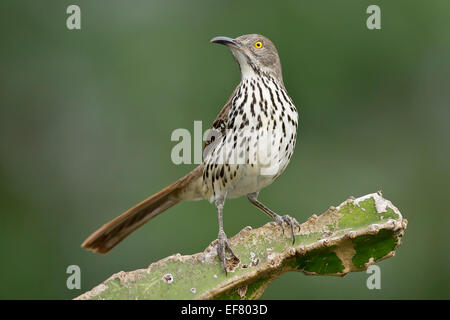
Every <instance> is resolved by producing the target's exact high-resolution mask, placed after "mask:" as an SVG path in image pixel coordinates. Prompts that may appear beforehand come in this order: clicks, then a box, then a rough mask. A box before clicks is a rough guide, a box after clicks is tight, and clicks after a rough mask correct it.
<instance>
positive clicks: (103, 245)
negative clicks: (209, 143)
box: [81, 167, 202, 253]
mask: <svg viewBox="0 0 450 320" xmlns="http://www.w3.org/2000/svg"><path fill="white" fill-rule="evenodd" d="M201 174H202V170H201V168H200V167H197V168H196V169H195V170H193V171H191V172H190V173H188V174H187V175H186V176H184V177H183V178H181V179H179V180H178V181H176V182H175V183H172V184H171V185H170V186H167V187H166V188H164V189H162V190H161V191H159V192H157V193H155V194H154V195H152V196H150V197H148V198H147V199H145V200H144V201H142V202H140V203H138V204H137V205H135V206H134V207H132V208H130V209H128V210H127V211H126V212H124V213H122V214H121V215H120V216H118V217H117V218H115V219H114V220H111V221H110V222H108V223H107V224H105V225H103V226H102V227H101V228H99V229H98V230H97V231H95V232H94V233H93V234H91V235H90V236H89V238H87V239H86V240H85V241H84V242H83V244H82V245H81V246H82V247H83V248H85V249H88V250H92V251H94V252H97V253H107V252H108V251H109V250H111V249H112V248H114V247H115V246H116V245H117V244H119V243H120V242H121V241H122V240H123V239H125V238H126V237H127V236H128V235H129V234H130V233H132V232H133V231H135V230H136V229H137V228H139V227H140V226H142V225H143V224H145V223H146V222H148V221H149V220H151V219H153V218H154V217H156V216H158V215H159V214H161V213H163V212H164V211H165V210H167V209H169V208H170V207H172V206H174V205H175V204H177V203H178V202H180V201H181V200H183V199H184V198H183V195H184V190H185V188H186V187H187V186H188V185H189V184H190V183H192V182H194V181H196V180H197V179H198V178H199V177H200V176H201Z"/></svg>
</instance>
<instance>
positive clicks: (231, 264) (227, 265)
mask: <svg viewBox="0 0 450 320" xmlns="http://www.w3.org/2000/svg"><path fill="white" fill-rule="evenodd" d="M218 240H219V241H218V243H217V253H218V255H219V259H220V263H221V265H222V269H223V270H225V274H227V273H228V272H229V271H232V270H234V269H235V268H236V266H237V265H238V264H239V262H240V260H239V258H238V257H237V256H236V255H235V254H234V252H233V250H232V249H231V246H230V243H229V242H228V238H227V235H226V234H225V232H223V231H220V232H219V239H218ZM227 249H228V251H229V252H230V253H231V257H229V258H227V255H226V250H227Z"/></svg>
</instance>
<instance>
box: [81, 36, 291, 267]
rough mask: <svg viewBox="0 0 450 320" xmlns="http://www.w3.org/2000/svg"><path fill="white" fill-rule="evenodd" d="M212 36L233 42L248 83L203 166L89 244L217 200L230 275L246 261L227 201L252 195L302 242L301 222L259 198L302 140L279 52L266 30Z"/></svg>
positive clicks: (99, 245)
mask: <svg viewBox="0 0 450 320" xmlns="http://www.w3.org/2000/svg"><path fill="white" fill-rule="evenodd" d="M210 42H211V43H215V44H221V45H224V46H226V47H228V49H229V50H230V51H231V53H232V55H233V57H234V59H235V60H236V62H237V64H238V66H239V69H240V73H241V81H240V83H239V84H238V85H237V87H236V88H235V89H234V91H233V92H232V94H231V96H230V97H229V98H228V100H227V101H226V103H225V105H224V106H223V108H222V109H221V111H220V113H219V114H218V116H217V117H216V119H215V120H214V122H213V123H212V126H211V128H210V130H209V134H208V136H207V138H206V141H205V144H204V148H203V157H202V162H201V164H199V165H198V166H197V167H196V168H195V169H194V170H192V171H191V172H189V173H188V174H187V175H185V176H184V177H182V178H180V179H179V180H177V181H176V182H174V183H172V184H171V185H169V186H167V187H165V188H164V189H162V190H161V191H159V192H157V193H155V194H153V195H151V196H150V197H148V198H147V199H145V200H143V201H142V202H140V203H138V204H136V205H135V206H133V207H132V208H130V209H129V210H127V211H126V212H124V213H123V214H121V215H120V216H118V217H117V218H115V219H113V220H112V221H110V222H108V223H106V224H105V225H103V226H102V227H101V228H99V229H98V230H97V231H95V232H94V233H92V234H91V235H90V236H89V237H88V238H87V239H86V240H85V241H84V242H83V243H82V245H81V246H82V247H83V248H85V249H87V250H91V251H93V252H96V253H101V254H103V253H106V252H108V251H109V250H111V249H112V248H113V247H115V246H116V245H117V244H118V243H119V242H121V241H122V240H123V239H125V238H126V237H127V236H128V235H129V234H131V233H132V232H134V231H135V230H136V229H138V228H139V227H140V226H142V225H143V224H145V223H146V222H148V221H149V220H151V219H153V218H155V217H156V216H158V215H159V214H161V213H162V212H164V211H165V210H167V209H169V208H170V207H172V206H174V205H175V204H177V203H179V202H181V201H184V200H209V201H210V202H212V203H214V204H215V207H216V210H217V214H218V222H219V233H218V239H217V247H216V249H217V256H218V258H219V260H220V264H221V267H222V269H223V270H224V271H225V273H227V272H228V271H230V270H233V267H234V266H236V264H238V263H239V261H240V260H239V257H237V256H236V254H235V253H234V251H233V249H232V247H231V245H230V243H229V241H228V238H227V235H226V233H225V231H224V228H223V208H224V204H225V200H226V199H232V198H238V197H244V196H245V197H247V198H248V200H249V201H250V203H251V204H253V205H254V206H256V207H257V208H258V209H259V210H261V211H262V212H264V213H265V214H267V215H268V216H269V217H271V218H272V219H273V220H274V221H275V223H276V224H277V225H279V226H280V227H281V229H282V232H283V234H284V232H285V229H284V225H285V224H286V225H287V226H288V227H289V228H290V231H291V232H290V233H291V239H292V243H293V244H294V242H295V231H294V228H296V227H298V228H300V224H299V223H298V221H297V220H296V219H295V218H292V217H291V216H289V215H279V214H277V213H276V212H275V211H272V210H271V209H269V208H268V207H267V206H266V205H264V204H263V203H262V202H260V201H259V200H258V195H259V192H260V191H261V189H263V188H265V187H267V186H269V185H270V184H271V183H272V182H274V181H275V180H276V179H277V178H278V177H279V176H280V175H281V174H282V173H283V172H284V171H285V169H286V166H287V165H288V163H289V162H290V159H291V157H292V154H293V152H294V148H295V143H296V139H297V129H298V121H299V120H298V112H297V109H296V107H295V105H294V103H293V101H292V99H291V98H290V97H289V95H288V93H287V90H286V88H285V86H284V82H283V77H282V70H281V62H280V58H279V55H278V51H277V49H276V47H275V45H274V44H273V43H272V41H270V40H269V39H268V38H266V37H265V36H262V35H260V34H247V35H242V36H239V37H236V38H229V37H224V36H219V37H214V38H213V39H211V40H210ZM227 252H228V255H227Z"/></svg>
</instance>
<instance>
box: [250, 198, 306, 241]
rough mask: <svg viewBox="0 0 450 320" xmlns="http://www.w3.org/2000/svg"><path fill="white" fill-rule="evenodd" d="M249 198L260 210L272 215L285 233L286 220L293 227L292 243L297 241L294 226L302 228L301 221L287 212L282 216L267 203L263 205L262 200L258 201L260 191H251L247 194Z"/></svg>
mask: <svg viewBox="0 0 450 320" xmlns="http://www.w3.org/2000/svg"><path fill="white" fill-rule="evenodd" d="M247 198H248V200H250V202H251V203H252V204H253V205H254V206H256V207H257V208H258V209H259V210H261V211H262V212H264V213H265V214H267V215H268V216H270V217H271V218H272V219H273V220H275V222H276V223H277V224H278V225H279V226H280V227H281V229H282V230H283V234H284V222H286V223H287V224H288V225H289V226H290V227H291V236H292V244H294V243H295V235H294V226H297V227H299V228H300V223H298V221H297V220H296V219H295V218H292V217H290V216H288V215H287V214H286V215H284V216H280V215H278V214H276V213H275V212H273V211H272V210H270V209H269V208H267V207H266V206H265V205H263V204H262V203H261V202H259V201H258V199H257V198H258V192H254V193H249V194H248V195H247Z"/></svg>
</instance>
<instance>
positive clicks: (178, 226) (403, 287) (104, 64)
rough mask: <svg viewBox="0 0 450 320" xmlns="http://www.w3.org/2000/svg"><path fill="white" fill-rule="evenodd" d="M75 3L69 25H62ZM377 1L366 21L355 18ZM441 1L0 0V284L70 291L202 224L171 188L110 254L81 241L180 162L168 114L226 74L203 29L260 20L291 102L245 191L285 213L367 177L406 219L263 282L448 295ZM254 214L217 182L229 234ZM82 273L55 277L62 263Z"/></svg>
mask: <svg viewBox="0 0 450 320" xmlns="http://www.w3.org/2000/svg"><path fill="white" fill-rule="evenodd" d="M69 4H78V5H79V6H80V7H81V17H82V21H81V23H82V29H81V30H79V31H69V30H67V28H66V18H67V16H68V15H67V14H66V8H67V6H68V5H69ZM370 4H378V5H379V6H380V7H381V18H382V29H381V30H375V31H370V30H368V29H367V28H366V19H367V17H368V15H367V14H366V8H367V7H368V6H369V5H370ZM449 9H450V2H449V1H445V0H441V1H438V0H434V1H366V0H354V1H340V2H337V1H332V0H328V1H323V0H321V1H310V0H309V1H300V0H291V1H279V2H275V1H261V0H259V1H245V2H244V1H210V0H204V1H182V0H178V1H144V0H142V1H129V2H125V1H105V0H104V1H75V0H74V1H16V0H15V1H13V0H6V1H1V2H0V23H1V28H0V104H1V108H0V256H1V263H0V283H1V285H0V298H3V299H5V298H11V299H12V298H14V299H16V298H37V299H47V298H53V299H70V298H73V297H75V296H78V295H79V294H81V293H83V292H84V291H86V290H89V289H91V288H92V287H94V286H95V285H97V284H99V283H100V282H102V281H103V280H105V279H106V278H107V277H109V276H110V275H111V274H113V273H115V272H118V271H121V270H125V271H128V270H134V269H137V268H143V267H146V266H148V265H149V264H150V263H152V262H154V261H157V260H159V259H161V258H164V257H166V256H168V255H171V254H173V253H177V252H179V253H182V254H192V253H195V252H199V251H202V250H203V249H204V248H205V247H206V246H207V245H208V244H209V243H210V242H211V241H213V240H214V239H215V238H216V237H217V232H218V225H217V214H216V211H215V208H214V207H213V206H212V205H211V204H209V203H208V202H207V201H202V202H187V203H182V204H180V205H177V206H175V207H174V208H172V209H170V210H169V211H168V212H167V213H165V214H164V215H162V216H160V217H158V218H157V219H155V220H153V221H151V223H148V224H147V225H145V226H144V227H142V228H141V229H139V230H138V231H137V232H136V233H134V234H133V235H132V236H130V237H129V238H127V239H126V240H125V241H124V242H123V243H121V244H120V245H119V246H118V247H117V248H115V249H114V250H113V251H111V252H110V253H109V254H107V255H104V256H100V255H95V254H93V253H90V252H87V251H84V250H82V249H81V248H80V244H81V242H82V241H83V240H84V239H85V238H86V237H87V236H88V235H89V234H90V233H91V232H93V231H94V230H96V229H97V228H98V227H100V226H101V225H102V224H104V223H105V222H107V221H109V220H110V219H112V218H114V217H116V216H117V215H119V214H120V213H122V212H123V211H124V210H126V209H128V208H129V207H130V206H132V205H134V204H135V203H137V202H139V201H141V200H143V199H144V198H146V197H147V196H148V195H150V194H152V193H154V192H156V191H158V190H159V189H161V188H162V187H164V186H166V185H167V184H169V183H171V182H173V181H174V180H175V179H177V178H178V177H180V176H182V175H184V174H185V173H187V172H188V171H189V170H190V169H191V168H193V167H194V165H192V166H190V165H180V166H176V165H174V164H173V163H172V162H171V158H170V152H171V149H172V147H173V146H174V145H175V142H171V141H170V135H171V133H172V131H173V130H174V129H176V128H187V129H190V130H192V128H193V121H194V120H202V121H204V126H203V127H204V129H206V128H207V127H208V126H209V124H210V123H211V122H212V121H213V120H214V118H215V116H216V115H217V113H218V112H219V110H220V109H221V107H222V106H223V104H224V102H225V101H226V99H227V98H228V96H229V94H230V93H231V92H232V90H233V89H234V87H235V86H236V85H237V84H238V82H239V80H240V76H239V71H238V68H237V66H236V63H235V62H234V61H233V59H232V56H231V54H230V52H229V51H228V50H227V49H226V48H224V47H221V46H217V45H212V44H210V43H209V40H210V39H211V38H212V37H214V36H217V35H225V36H231V37H236V36H239V35H241V34H246V33H261V34H263V35H266V36H267V37H269V38H270V39H271V40H272V41H273V42H274V43H275V44H276V45H277V47H278V50H279V54H280V57H281V61H282V64H283V74H284V80H285V84H286V88H287V90H288V92H289V94H290V95H291V97H292V98H293V100H294V101H295V103H296V105H297V107H298V109H299V111H300V119H301V124H300V132H299V138H298V141H297V147H296V152H295V153H294V157H293V158H292V160H291V163H290V165H289V166H288V169H287V170H286V172H285V173H284V174H283V175H282V176H281V178H280V179H278V181H277V182H276V183H274V184H273V185H272V186H270V187H268V188H267V189H265V190H263V191H262V193H261V195H260V199H261V200H263V201H264V202H265V203H266V204H268V205H269V206H270V207H271V208H273V209H274V210H275V211H279V212H285V213H289V214H291V215H293V216H295V217H297V219H298V220H299V221H304V220H306V219H307V218H308V217H309V216H310V215H312V214H314V213H316V214H320V213H322V212H323V211H325V210H326V209H327V208H328V207H329V206H330V205H338V204H339V203H341V202H342V201H343V200H345V199H346V198H347V197H348V196H350V195H353V196H361V195H364V194H367V193H372V192H375V191H377V190H379V189H382V190H383V193H384V196H385V197H386V198H388V199H390V200H392V201H393V203H394V205H396V206H397V207H398V208H399V209H400V211H401V212H402V213H403V215H404V216H405V217H406V218H407V219H408V220H409V225H408V229H407V231H406V234H405V237H404V239H403V245H402V246H401V247H400V248H399V250H398V251H397V254H396V256H395V257H394V258H392V259H388V260H385V261H382V262H380V263H379V266H380V267H381V271H382V277H381V281H382V282H381V290H368V289H367V288H366V279H367V277H368V276H369V275H368V274H366V273H365V272H360V273H353V274H349V275H348V276H346V277H344V278H335V277H309V276H305V275H303V274H301V273H289V274H285V275H283V276H281V277H280V278H279V279H277V280H276V281H274V282H273V283H272V284H271V285H270V286H269V288H268V289H267V291H266V292H265V293H264V295H263V296H262V298H266V299H303V298H309V299H318V298H331V299H344V298H356V299H360V298H364V299H382V298H383V299H391V298H401V299H410V298H413V299H418V298H424V299H429V298H438V299H439V298H446V299H448V298H450V293H449V288H450V275H449V271H450V254H449V253H450V250H449V249H450V246H449V245H450V240H449V239H450V237H449V232H448V229H449V226H450V215H449V211H448V199H449V191H450V188H449V186H450V184H449V181H450V163H449V158H450V142H449V137H450V136H449V130H448V126H449V120H450V102H449V101H450V19H449V14H450V10H449ZM266 222H268V219H267V218H266V216H265V215H263V214H261V213H260V212H259V211H258V210H257V209H255V208H253V207H252V206H251V205H250V204H249V203H248V202H247V200H246V199H244V198H242V199H237V200H229V201H228V202H227V203H226V206H225V212H224V224H225V230H226V232H227V234H228V235H229V236H232V235H233V234H235V233H236V232H238V231H239V230H240V229H242V228H243V227H245V226H247V225H251V226H253V227H258V226H260V225H262V224H264V223H266ZM72 264H75V265H79V266H80V268H81V276H82V278H81V279H82V280H81V285H82V288H81V290H72V291H71V290H68V289H67V288H66V279H67V277H68V275H67V274H66V268H67V266H68V265H72Z"/></svg>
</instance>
